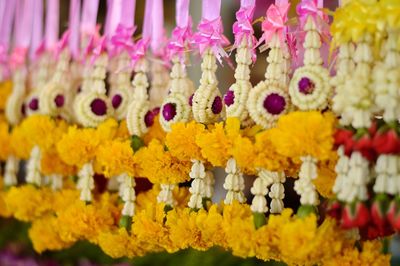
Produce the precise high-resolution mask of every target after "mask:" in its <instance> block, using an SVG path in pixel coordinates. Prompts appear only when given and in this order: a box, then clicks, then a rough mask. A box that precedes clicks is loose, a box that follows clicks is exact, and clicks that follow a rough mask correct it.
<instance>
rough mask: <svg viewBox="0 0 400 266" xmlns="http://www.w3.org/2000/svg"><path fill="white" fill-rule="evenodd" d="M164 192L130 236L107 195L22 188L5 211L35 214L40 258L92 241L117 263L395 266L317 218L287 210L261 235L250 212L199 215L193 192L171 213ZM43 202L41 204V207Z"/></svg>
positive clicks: (244, 208) (152, 197)
mask: <svg viewBox="0 0 400 266" xmlns="http://www.w3.org/2000/svg"><path fill="white" fill-rule="evenodd" d="M16 190H20V191H19V192H17V191H16ZM158 191H159V190H158V188H157V187H155V188H153V189H152V190H149V191H147V192H143V193H140V194H139V195H138V197H137V202H136V209H137V213H136V215H135V216H134V217H133V220H132V223H131V230H126V229H125V228H120V227H119V226H118V220H119V219H120V213H121V208H122V206H121V205H120V204H118V200H117V195H115V194H109V193H104V194H102V195H101V196H100V197H98V198H97V199H96V200H95V201H94V202H93V203H92V204H88V205H87V204H85V203H84V202H81V201H80V200H79V195H78V193H77V192H76V191H74V190H69V189H64V190H62V191H59V192H52V191H50V190H46V189H45V188H41V189H38V188H34V187H32V186H22V187H19V188H13V189H11V190H10V191H8V192H7V193H6V194H8V195H6V196H5V197H4V198H3V199H5V206H8V207H12V208H17V209H19V210H18V211H15V209H13V211H12V212H13V215H14V216H15V217H16V218H18V219H19V218H24V217H23V216H20V215H21V213H20V212H21V211H22V212H30V213H26V214H27V215H28V216H29V215H32V214H33V213H35V215H34V216H35V217H34V219H32V220H31V221H32V226H31V228H30V230H29V236H30V238H31V240H32V242H33V246H34V248H35V250H36V251H37V252H43V251H45V250H60V249H64V248H67V247H69V246H71V245H72V244H73V243H75V242H76V241H79V240H88V241H90V242H92V243H94V244H97V245H99V246H100V247H101V248H102V249H103V251H104V252H106V253H107V254H108V255H110V256H112V257H114V258H119V257H124V256H127V257H134V256H140V255H143V254H145V253H149V252H158V251H163V250H166V251H168V252H176V251H178V250H181V249H186V248H189V247H192V248H195V249H198V250H206V249H208V248H211V247H213V246H219V247H222V248H224V249H226V250H230V251H232V253H233V254H234V255H236V256H241V257H254V256H256V257H258V258H260V259H263V260H270V259H274V260H279V261H283V262H286V263H288V264H289V265H317V264H318V265H319V264H323V265H389V259H390V256H389V255H383V254H381V252H380V249H381V247H380V244H379V242H377V241H375V242H365V243H363V244H362V250H358V249H357V248H355V246H354V245H355V240H354V239H352V238H351V236H350V235H349V234H347V233H346V232H344V231H343V230H341V229H340V228H339V227H338V226H337V225H336V222H335V221H334V220H332V219H330V218H327V219H325V221H324V222H322V224H318V221H317V217H316V216H315V215H314V214H311V215H310V216H307V217H306V218H298V217H297V216H296V215H293V214H292V210H290V209H285V210H284V211H283V212H282V214H280V215H271V216H270V217H269V219H268V221H267V223H266V224H265V225H264V226H262V227H260V228H259V229H256V228H255V226H254V222H253V216H252V215H253V214H252V212H251V210H250V208H249V206H248V205H245V204H239V203H237V202H234V203H233V204H232V205H217V204H213V205H210V206H208V210H204V209H202V210H199V211H197V212H196V211H192V210H191V209H189V208H186V207H185V205H186V202H187V198H188V195H189V192H188V190H187V189H186V188H176V189H175V190H174V197H175V199H177V202H178V205H177V206H176V207H175V208H174V209H173V210H170V211H165V208H164V205H162V204H157V203H156V196H157V194H158ZM18 194H19V195H18ZM22 195H24V197H21V196H22ZM29 200H33V202H32V203H29V202H27V201H29ZM39 200H40V201H41V204H37V203H38V202H37V201H39ZM12 204H14V205H12ZM25 204H27V205H25ZM39 205H41V207H38V206H39ZM0 206H4V204H0ZM23 208H26V209H25V210H22V209H23ZM28 209H29V210H28ZM1 213H4V211H3V210H2V211H1ZM25 218H26V217H25ZM31 218H32V217H31ZM22 220H26V219H22Z"/></svg>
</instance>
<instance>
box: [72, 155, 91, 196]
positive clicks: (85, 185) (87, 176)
mask: <svg viewBox="0 0 400 266" xmlns="http://www.w3.org/2000/svg"><path fill="white" fill-rule="evenodd" d="M93 175H94V171H93V165H92V163H91V162H90V163H86V164H84V165H83V166H82V168H81V169H80V170H79V172H78V178H79V179H78V183H77V185H76V187H77V189H79V190H80V191H81V194H80V199H81V200H82V201H86V202H91V201H92V190H93V189H94V179H93Z"/></svg>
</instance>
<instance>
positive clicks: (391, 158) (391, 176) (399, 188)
mask: <svg viewBox="0 0 400 266" xmlns="http://www.w3.org/2000/svg"><path fill="white" fill-rule="evenodd" d="M375 173H376V180H375V184H374V187H373V190H374V192H375V193H388V194H391V195H396V194H399V193H400V156H398V155H391V154H381V155H379V157H378V159H377V161H376V164H375Z"/></svg>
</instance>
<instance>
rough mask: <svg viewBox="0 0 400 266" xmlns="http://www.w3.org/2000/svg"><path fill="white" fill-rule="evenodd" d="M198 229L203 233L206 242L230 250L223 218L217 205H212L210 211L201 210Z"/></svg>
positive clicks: (198, 217) (198, 214) (202, 236)
mask: <svg viewBox="0 0 400 266" xmlns="http://www.w3.org/2000/svg"><path fill="white" fill-rule="evenodd" d="M197 227H198V228H199V230H200V231H201V238H202V239H203V241H204V242H206V243H210V244H211V243H212V245H213V246H219V247H224V248H228V244H227V241H226V237H225V231H224V228H223V217H222V214H221V212H220V210H219V209H218V205H217V204H213V205H211V207H210V209H209V210H208V211H206V210H204V209H201V210H199V211H198V212H197Z"/></svg>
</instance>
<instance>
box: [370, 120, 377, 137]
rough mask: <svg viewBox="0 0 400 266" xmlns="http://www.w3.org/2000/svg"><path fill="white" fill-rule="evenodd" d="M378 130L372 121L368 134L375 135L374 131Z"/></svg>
mask: <svg viewBox="0 0 400 266" xmlns="http://www.w3.org/2000/svg"><path fill="white" fill-rule="evenodd" d="M377 131H378V125H377V123H376V121H373V122H372V124H371V126H370V127H369V128H368V132H369V135H370V136H371V137H373V136H375V133H376V132H377Z"/></svg>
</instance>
